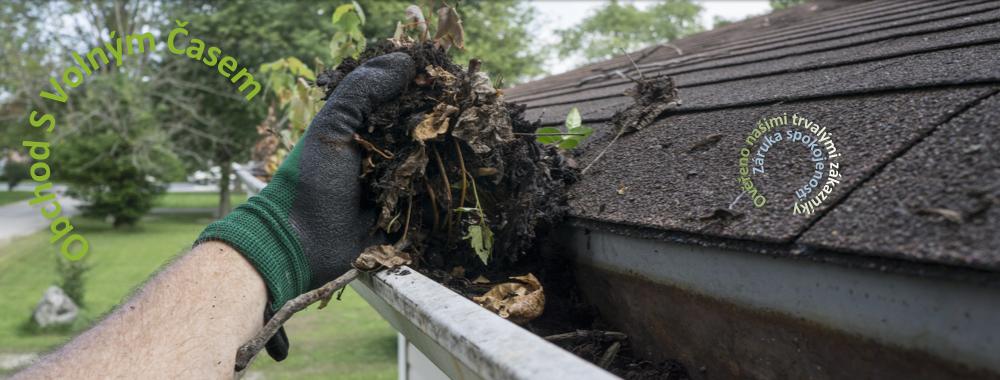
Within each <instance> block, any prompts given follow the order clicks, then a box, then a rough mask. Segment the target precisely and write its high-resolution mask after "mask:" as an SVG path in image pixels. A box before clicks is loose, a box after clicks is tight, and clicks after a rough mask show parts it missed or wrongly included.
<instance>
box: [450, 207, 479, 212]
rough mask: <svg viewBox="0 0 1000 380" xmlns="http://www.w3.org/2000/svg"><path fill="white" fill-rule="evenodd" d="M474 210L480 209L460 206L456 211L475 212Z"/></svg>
mask: <svg viewBox="0 0 1000 380" xmlns="http://www.w3.org/2000/svg"><path fill="white" fill-rule="evenodd" d="M473 211H479V209H477V208H475V207H459V208H456V209H455V212H473Z"/></svg>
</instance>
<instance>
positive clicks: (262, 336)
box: [236, 268, 361, 372]
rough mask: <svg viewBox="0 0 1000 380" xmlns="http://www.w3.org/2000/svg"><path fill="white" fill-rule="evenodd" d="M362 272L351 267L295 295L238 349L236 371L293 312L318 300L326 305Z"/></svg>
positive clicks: (255, 353)
mask: <svg viewBox="0 0 1000 380" xmlns="http://www.w3.org/2000/svg"><path fill="white" fill-rule="evenodd" d="M359 273H361V272H360V271H358V270H357V269H354V268H351V270H349V271H347V272H346V273H344V274H343V275H341V276H340V277H337V278H336V279H335V280H333V281H330V282H328V283H326V284H324V285H323V286H321V287H319V288H317V289H314V290H312V291H309V292H306V293H302V294H301V295H299V296H298V297H295V298H293V299H291V300H289V301H288V302H285V304H284V305H283V306H282V307H281V309H280V310H278V312H277V313H275V314H274V316H273V317H271V320H270V321H267V324H266V325H264V328H263V329H261V330H260V331H259V332H258V333H257V335H256V336H254V337H253V339H250V340H249V341H247V342H246V343H244V344H243V346H241V347H240V349H239V350H237V351H236V371H237V372H238V371H242V370H243V369H244V368H246V367H247V365H248V364H250V360H253V358H254V356H256V355H257V353H259V352H260V350H261V348H264V344H265V343H267V341H268V340H270V339H271V337H272V336H274V334H275V333H276V332H278V329H280V328H281V326H282V325H284V324H285V322H287V321H288V319H289V318H291V317H292V315H293V314H295V313H297V312H299V311H302V310H303V309H305V308H307V307H309V305H312V304H314V303H316V302H317V301H322V302H321V303H320V305H319V307H320V309H322V308H323V307H325V306H326V303H327V302H329V301H330V297H332V296H333V292H335V291H336V290H337V289H340V288H343V287H344V286H347V284H348V283H349V282H351V281H352V280H354V279H355V278H357V277H358V274H359Z"/></svg>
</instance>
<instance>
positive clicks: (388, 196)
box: [378, 146, 427, 233]
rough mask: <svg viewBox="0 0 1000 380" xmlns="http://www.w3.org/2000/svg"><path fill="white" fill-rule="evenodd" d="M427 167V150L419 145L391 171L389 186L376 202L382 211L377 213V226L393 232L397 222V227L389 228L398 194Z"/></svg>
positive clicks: (405, 189)
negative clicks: (418, 147)
mask: <svg viewBox="0 0 1000 380" xmlns="http://www.w3.org/2000/svg"><path fill="white" fill-rule="evenodd" d="M426 169H427V150H426V149H425V148H424V147H423V146H421V147H420V149H418V150H417V151H415V152H413V153H411V154H410V155H409V156H408V157H406V160H405V161H403V163H402V164H400V165H399V167H398V168H396V170H395V171H393V173H392V179H391V180H390V181H389V183H388V185H389V187H388V188H386V189H385V190H384V191H382V193H381V194H379V199H378V203H379V204H381V205H382V211H381V212H380V213H379V217H378V227H379V228H382V229H383V230H385V231H386V232H390V233H391V232H395V231H396V230H397V229H398V226H399V224H398V223H397V224H395V225H396V226H397V228H392V229H390V228H389V224H391V222H392V220H393V214H394V213H395V211H396V203H398V202H399V196H400V195H401V194H403V193H405V192H407V191H409V190H410V189H411V187H412V184H413V180H414V179H416V178H420V177H423V176H424V171H425V170H426Z"/></svg>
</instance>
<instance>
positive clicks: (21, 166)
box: [3, 160, 31, 191]
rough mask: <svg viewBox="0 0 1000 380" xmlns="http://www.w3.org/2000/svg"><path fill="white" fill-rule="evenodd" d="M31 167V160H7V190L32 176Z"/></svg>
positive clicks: (4, 178) (5, 177)
mask: <svg viewBox="0 0 1000 380" xmlns="http://www.w3.org/2000/svg"><path fill="white" fill-rule="evenodd" d="M30 168H31V162H27V161H15V160H7V164H6V165H4V167H3V180H4V182H6V183H7V191H11V190H13V189H14V186H17V184H18V183H20V182H21V181H24V180H26V179H28V178H31V175H30V174H29V173H28V170H30Z"/></svg>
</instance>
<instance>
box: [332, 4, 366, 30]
mask: <svg viewBox="0 0 1000 380" xmlns="http://www.w3.org/2000/svg"><path fill="white" fill-rule="evenodd" d="M355 4H357V3H354V4H344V5H341V6H338V7H337V9H336V10H334V11H333V24H334V25H337V22H339V21H340V19H341V18H342V17H344V15H345V14H347V12H350V11H352V10H354V9H355V8H354V5H355ZM358 9H360V7H359V8H358Z"/></svg>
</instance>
